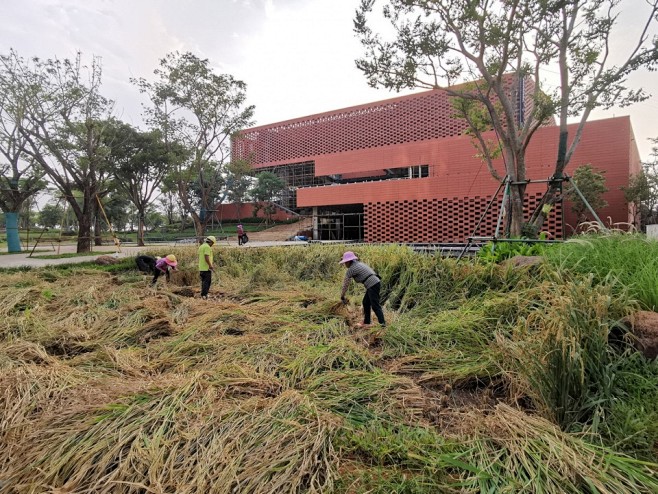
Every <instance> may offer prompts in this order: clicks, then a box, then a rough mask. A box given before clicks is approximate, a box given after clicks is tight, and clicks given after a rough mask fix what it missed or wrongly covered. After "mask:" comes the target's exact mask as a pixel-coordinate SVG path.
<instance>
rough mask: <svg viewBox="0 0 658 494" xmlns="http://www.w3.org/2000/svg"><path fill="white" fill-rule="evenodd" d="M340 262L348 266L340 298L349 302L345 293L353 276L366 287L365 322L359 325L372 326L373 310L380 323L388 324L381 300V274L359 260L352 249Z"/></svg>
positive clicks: (364, 302) (364, 298)
mask: <svg viewBox="0 0 658 494" xmlns="http://www.w3.org/2000/svg"><path fill="white" fill-rule="evenodd" d="M340 264H344V265H345V266H346V267H347V271H346V272H345V278H344V279H343V288H342V290H341V292H340V299H341V300H342V301H343V303H346V302H347V299H346V298H345V294H346V293H347V288H348V287H349V285H350V281H351V280H352V278H354V281H356V282H357V283H363V285H364V286H365V287H366V294H365V295H364V296H363V301H362V304H363V324H359V325H358V326H359V327H362V328H367V327H370V316H371V310H372V311H374V312H375V315H376V316H377V320H378V321H379V324H381V325H382V326H386V321H385V320H384V311H383V310H382V306H381V303H380V301H379V290H380V289H381V280H380V279H379V276H377V273H375V271H374V270H373V269H372V268H371V267H370V266H368V265H367V264H364V263H362V262H361V261H359V258H358V257H357V256H356V254H354V252H352V251H347V252H345V253H344V254H343V259H342V260H341V261H340Z"/></svg>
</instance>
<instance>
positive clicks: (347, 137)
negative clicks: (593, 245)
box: [232, 90, 640, 243]
mask: <svg viewBox="0 0 658 494" xmlns="http://www.w3.org/2000/svg"><path fill="white" fill-rule="evenodd" d="M522 103H523V102H522V101H521V102H520V103H519V110H520V112H521V113H522V112H523V104H522ZM453 114H454V110H453V108H452V105H451V103H450V97H449V96H448V95H447V93H446V92H445V91H442V90H431V91H425V92H421V93H417V94H414V95H410V96H402V97H398V98H392V99H387V100H384V101H378V102H375V103H369V104H365V105H361V106H354V107H350V108H345V109H340V110H334V111H330V112H326V113H320V114H317V115H310V116H306V117H301V118H297V119H293V120H287V121H284V122H278V123H273V124H269V125H263V126H259V127H253V128H250V129H247V130H245V131H243V132H242V133H241V135H240V136H239V137H237V138H236V139H234V140H233V143H232V146H233V149H232V152H233V157H234V158H238V159H248V160H249V161H250V162H251V164H252V166H253V168H254V169H255V170H256V171H271V172H273V173H275V174H277V175H278V176H280V177H281V178H283V179H284V180H285V181H286V183H287V184H288V187H287V190H286V192H284V193H283V194H282V196H281V197H280V203H281V205H282V206H284V207H286V208H288V209H291V210H293V211H298V212H305V213H306V214H313V216H314V219H315V223H314V237H315V238H316V239H344V240H348V239H358V240H364V241H366V242H406V243H439V242H465V241H466V239H467V237H469V236H471V235H472V233H473V230H474V228H475V226H476V223H477V222H478V220H479V219H480V218H481V216H482V214H483V213H484V211H485V209H486V207H487V205H488V203H489V202H490V200H491V198H492V196H493V195H494V194H495V192H496V189H497V188H498V185H499V184H498V182H497V181H496V180H495V179H494V178H493V177H492V176H491V175H490V173H489V171H488V170H487V166H486V164H484V163H483V162H482V161H481V160H480V159H479V158H478V157H476V150H475V148H474V147H473V144H472V142H471V138H470V137H469V136H467V135H465V134H464V131H465V129H466V124H465V123H464V122H463V121H462V120H459V119H455V118H454V117H453V116H452V115H453ZM558 130H559V129H558V127H557V126H555V125H553V124H550V125H547V126H545V127H542V128H540V129H539V130H538V131H537V132H536V134H535V136H534V137H533V140H532V143H531V144H530V147H529V149H528V150H527V153H526V162H527V177H528V178H530V179H547V178H549V177H550V176H551V175H552V172H553V168H554V165H555V160H556V155H557V143H558ZM575 130H576V127H575V125H573V126H571V127H570V132H571V134H570V137H572V136H573V132H575ZM490 137H491V139H495V137H496V136H495V134H494V133H493V132H492V133H491V136H490ZM587 163H590V164H592V165H593V166H594V167H595V168H597V169H599V170H603V171H605V177H606V186H607V187H608V189H609V192H607V193H606V194H605V199H606V201H607V202H608V206H607V207H606V208H604V209H602V210H601V211H597V213H599V216H600V217H601V218H602V219H603V220H604V221H605V222H608V221H612V222H622V223H625V222H629V221H630V218H631V215H630V211H629V206H628V204H627V203H626V202H625V200H624V194H623V191H622V190H621V189H620V187H623V186H626V185H628V180H629V176H631V175H633V174H635V173H637V172H639V171H640V157H639V152H638V149H637V146H636V143H635V139H634V136H633V130H632V127H631V122H630V118H629V117H618V118H609V119H604V120H597V121H590V122H588V123H587V124H586V126H585V130H584V132H583V135H582V139H581V142H580V144H579V146H578V149H577V151H576V152H575V154H574V156H573V157H572V159H571V162H570V163H569V166H568V167H567V173H568V174H572V173H573V170H575V168H577V167H578V166H580V165H583V164H587ZM496 168H497V169H498V170H499V171H501V172H502V171H503V170H504V166H503V162H502V160H499V162H498V163H497V165H496ZM501 175H504V172H503V173H501ZM545 190H546V184H530V185H529V186H528V188H527V192H526V207H527V208H529V211H530V212H532V210H534V206H535V205H536V204H537V202H538V201H539V199H540V198H541V196H542V195H543V193H544V191H545ZM499 207H500V200H497V201H495V202H494V203H493V204H492V207H491V208H490V210H489V211H488V214H487V215H486V216H485V220H484V221H483V223H482V225H481V227H480V229H479V233H478V235H482V236H491V235H493V233H494V228H495V225H496V220H497V217H498V212H499ZM563 212H564V218H563V216H562V213H563ZM608 218H609V219H608ZM575 225H576V217H575V215H574V214H573V213H572V212H571V206H570V204H569V203H568V202H567V201H566V200H565V202H564V204H558V206H557V207H556V208H555V209H554V210H553V211H552V212H551V214H550V217H549V219H548V221H547V222H546V223H545V226H544V230H547V231H550V232H551V233H552V234H553V235H554V236H555V238H561V237H562V234H563V227H564V232H565V234H566V235H569V234H570V233H571V232H572V231H573V227H575Z"/></svg>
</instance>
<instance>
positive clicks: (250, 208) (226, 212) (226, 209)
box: [215, 203, 290, 221]
mask: <svg viewBox="0 0 658 494" xmlns="http://www.w3.org/2000/svg"><path fill="white" fill-rule="evenodd" d="M254 209H255V207H254V205H253V204H252V203H246V204H242V205H240V207H238V205H237V204H234V203H231V204H218V205H217V206H216V211H215V221H239V220H243V219H245V218H253V217H254ZM265 216H266V215H265V213H264V212H263V210H262V209H261V210H260V211H259V212H258V216H257V218H263V219H265ZM272 219H273V220H275V221H286V220H289V219H290V214H289V213H287V212H286V211H283V210H282V209H277V210H276V213H274V214H273V215H272Z"/></svg>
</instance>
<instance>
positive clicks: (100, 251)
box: [0, 240, 308, 268]
mask: <svg viewBox="0 0 658 494" xmlns="http://www.w3.org/2000/svg"><path fill="white" fill-rule="evenodd" d="M187 245H188V244H180V243H178V244H176V243H174V242H171V243H166V242H163V243H157V244H149V245H147V246H146V247H137V246H134V245H122V246H121V252H116V248H115V247H114V246H113V245H103V246H100V247H96V246H95V247H94V253H95V254H96V255H95V256H80V257H66V258H62V259H35V258H33V257H28V256H29V254H30V252H29V251H27V252H21V253H19V254H3V255H0V268H17V267H21V266H31V267H35V268H38V267H45V266H53V265H56V264H72V263H79V262H89V261H93V260H94V259H96V257H97V256H101V255H108V254H116V255H117V256H118V257H130V256H135V255H137V253H138V252H145V251H153V250H160V249H162V247H184V246H187ZM189 245H190V246H191V245H193V244H189ZM216 245H217V247H218V248H219V249H221V248H227V247H230V248H238V244H237V242H232V241H226V240H223V241H218V242H217V244H216ZM278 245H296V246H299V245H308V244H307V243H306V242H275V241H272V242H265V241H263V242H258V241H254V242H252V241H251V240H250V241H249V243H247V244H246V245H244V246H242V247H239V248H240V249H243V248H249V247H271V246H278ZM45 247H46V246H43V247H41V246H39V248H38V250H39V251H42V252H35V253H34V255H35V256H47V255H54V254H56V252H55V251H54V250H48V251H46V252H43V249H45ZM75 250H76V246H75V245H62V246H60V249H59V252H60V254H68V253H71V252H75Z"/></svg>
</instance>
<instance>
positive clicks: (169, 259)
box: [165, 254, 178, 267]
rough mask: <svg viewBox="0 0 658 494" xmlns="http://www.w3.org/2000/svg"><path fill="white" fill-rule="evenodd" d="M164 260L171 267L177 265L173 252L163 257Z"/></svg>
mask: <svg viewBox="0 0 658 494" xmlns="http://www.w3.org/2000/svg"><path fill="white" fill-rule="evenodd" d="M165 262H166V263H167V264H168V265H169V266H171V267H176V266H177V265H178V261H177V260H176V256H175V255H173V254H169V255H168V256H167V257H165Z"/></svg>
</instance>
